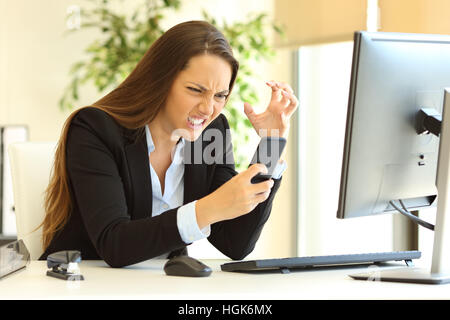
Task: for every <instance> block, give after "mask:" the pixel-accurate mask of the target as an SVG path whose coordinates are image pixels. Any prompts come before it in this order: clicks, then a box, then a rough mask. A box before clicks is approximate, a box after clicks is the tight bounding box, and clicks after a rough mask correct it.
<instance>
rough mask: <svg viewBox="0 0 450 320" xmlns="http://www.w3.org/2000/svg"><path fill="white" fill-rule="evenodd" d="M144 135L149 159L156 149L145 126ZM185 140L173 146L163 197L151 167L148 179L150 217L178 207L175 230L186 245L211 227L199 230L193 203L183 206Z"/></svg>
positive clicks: (279, 170)
mask: <svg viewBox="0 0 450 320" xmlns="http://www.w3.org/2000/svg"><path fill="white" fill-rule="evenodd" d="M145 134H146V138H147V147H148V155H149V157H150V158H151V153H152V152H153V151H154V150H155V145H154V143H153V139H152V135H151V133H150V129H149V128H148V126H145ZM184 146H185V140H184V139H183V138H181V139H180V141H179V142H178V144H177V145H176V147H175V152H174V154H173V157H172V163H171V164H170V166H169V168H168V169H167V171H166V176H165V177H164V185H165V188H164V194H162V190H161V184H160V182H159V178H158V175H157V174H156V172H155V170H154V169H153V167H152V164H151V162H149V164H150V168H149V170H150V176H151V180H152V196H153V201H152V216H153V217H155V216H157V215H160V214H161V213H163V212H164V211H167V210H169V209H173V208H176V207H180V206H181V207H180V208H178V212H177V227H178V231H179V232H180V236H181V239H182V240H183V241H184V242H185V243H186V244H189V243H192V242H194V241H196V240H200V239H203V238H206V237H208V236H209V235H210V233H211V227H210V226H207V227H205V228H203V229H201V230H200V228H199V227H198V224H197V217H196V212H195V203H196V201H192V202H190V203H187V204H185V205H183V198H184V163H183V161H181V160H182V158H181V157H182V155H183V148H184ZM285 169H286V162H285V161H283V163H281V164H280V163H279V164H277V166H276V167H275V170H274V173H273V177H274V179H279V178H280V177H281V175H282V173H283V172H284V170H285Z"/></svg>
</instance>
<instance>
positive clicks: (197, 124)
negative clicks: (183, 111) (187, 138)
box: [187, 117, 206, 129]
mask: <svg viewBox="0 0 450 320" xmlns="http://www.w3.org/2000/svg"><path fill="white" fill-rule="evenodd" d="M205 122H206V119H201V118H194V117H188V118H187V123H188V126H189V127H190V128H192V129H200V128H202V127H203V125H204V124H205Z"/></svg>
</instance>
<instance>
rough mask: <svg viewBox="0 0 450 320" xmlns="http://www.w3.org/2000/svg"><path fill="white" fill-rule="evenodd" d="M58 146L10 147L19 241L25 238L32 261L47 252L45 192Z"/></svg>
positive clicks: (41, 144)
mask: <svg viewBox="0 0 450 320" xmlns="http://www.w3.org/2000/svg"><path fill="white" fill-rule="evenodd" d="M55 150H56V143H54V142H23V143H13V144H11V145H10V146H9V148H8V152H9V159H10V163H11V177H12V184H13V194H14V208H15V214H16V227H17V239H22V240H23V241H24V243H25V245H26V247H27V248H28V251H29V252H30V257H31V260H37V259H39V257H40V256H41V254H42V253H43V248H42V227H41V228H39V229H38V230H36V231H34V232H33V230H34V229H36V227H37V226H39V225H40V224H41V223H42V221H43V220H44V216H45V211H44V192H45V189H46V188H47V185H48V182H49V179H50V171H51V168H52V166H53V159H54V153H55Z"/></svg>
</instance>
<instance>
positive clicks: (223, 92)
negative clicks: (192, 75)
mask: <svg viewBox="0 0 450 320" xmlns="http://www.w3.org/2000/svg"><path fill="white" fill-rule="evenodd" d="M189 83H192V84H195V85H196V86H198V87H199V88H200V89H202V90H203V91H208V89H206V88H205V87H204V86H202V85H201V84H198V83H196V82H189ZM217 93H219V94H228V93H229V90H223V91H220V92H217Z"/></svg>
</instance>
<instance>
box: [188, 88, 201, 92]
mask: <svg viewBox="0 0 450 320" xmlns="http://www.w3.org/2000/svg"><path fill="white" fill-rule="evenodd" d="M187 88H188V89H189V90H191V91H193V92H197V93H200V92H202V90H200V89H197V88H193V87H187Z"/></svg>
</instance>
